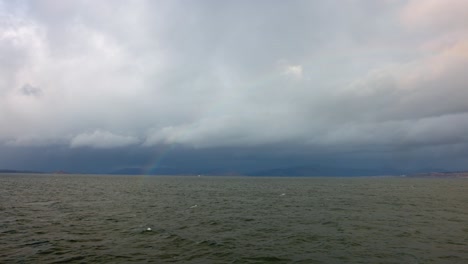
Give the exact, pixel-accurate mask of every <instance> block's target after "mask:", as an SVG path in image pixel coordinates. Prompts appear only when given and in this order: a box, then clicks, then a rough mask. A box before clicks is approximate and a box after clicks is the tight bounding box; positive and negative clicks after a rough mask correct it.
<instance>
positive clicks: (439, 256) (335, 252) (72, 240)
mask: <svg viewBox="0 0 468 264" xmlns="http://www.w3.org/2000/svg"><path fill="white" fill-rule="evenodd" d="M467 203H468V180H467V179H410V178H397V177H373V178H372V177H362V178H288V177H283V178H255V177H253V178H250V177H204V176H202V177H188V176H187V177H175V176H166V177H162V176H151V177H150V176H102V175H95V176H91V175H87V176H85V175H13V174H12V175H7V174H3V175H0V263H174V262H177V263H468V204H467Z"/></svg>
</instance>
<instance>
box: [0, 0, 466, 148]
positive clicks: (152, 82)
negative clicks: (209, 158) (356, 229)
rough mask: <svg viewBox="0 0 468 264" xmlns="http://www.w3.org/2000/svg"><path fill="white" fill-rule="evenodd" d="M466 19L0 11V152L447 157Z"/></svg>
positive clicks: (406, 12)
mask: <svg viewBox="0 0 468 264" xmlns="http://www.w3.org/2000/svg"><path fill="white" fill-rule="evenodd" d="M466 10H468V2H467V1H464V0H447V1H438V0H409V1H366V0H364V1H291V2H288V3H282V2H281V1H256V2H251V1H234V2H229V3H228V2H216V1H197V2H190V3H187V2H180V1H144V0H137V1H131V2H115V1H99V2H90V1H59V2H57V1H0V56H1V57H2V58H3V59H2V60H1V61H0V127H1V128H0V144H2V145H5V146H21V147H27V146H38V145H40V146H44V145H45V146H47V145H51V146H53V145H62V146H68V147H69V148H72V149H76V148H78V147H87V148H118V147H127V146H135V147H141V148H151V147H155V146H160V145H168V144H176V145H182V146H185V147H188V148H197V149H205V148H219V147H235V148H242V147H260V146H266V145H275V144H277V145H284V144H286V145H290V146H301V148H311V149H318V148H320V149H321V150H324V149H334V150H337V152H340V151H339V150H342V151H343V152H344V151H349V150H350V149H353V148H356V149H372V150H379V149H380V150H382V149H389V148H390V149H411V150H414V151H418V150H421V149H424V148H428V147H429V148H431V147H433V148H434V149H436V148H439V147H440V146H441V145H442V146H452V147H450V148H453V149H458V147H460V146H464V145H466V144H467V143H468V137H467V136H465V133H464V131H466V128H468V104H467V103H466V102H467V100H468V88H467V87H468V86H467V85H468V75H467V74H466V69H467V68H468V20H467V19H466V17H468V13H467V11H466ZM457 146H458V147H457ZM457 153H458V152H457ZM454 155H455V152H454ZM457 155H458V154H457Z"/></svg>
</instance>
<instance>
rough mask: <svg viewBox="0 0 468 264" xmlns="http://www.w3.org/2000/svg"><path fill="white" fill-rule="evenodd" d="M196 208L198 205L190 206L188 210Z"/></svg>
mask: <svg viewBox="0 0 468 264" xmlns="http://www.w3.org/2000/svg"><path fill="white" fill-rule="evenodd" d="M197 206H198V205H192V206H190V208H195V207H197Z"/></svg>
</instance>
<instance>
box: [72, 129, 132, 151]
mask: <svg viewBox="0 0 468 264" xmlns="http://www.w3.org/2000/svg"><path fill="white" fill-rule="evenodd" d="M138 141H139V140H138V139H137V138H135V137H131V136H122V135H116V134H113V133H111V132H108V131H101V130H96V131H94V132H92V133H82V134H79V135H77V136H75V137H73V138H72V139H71V141H70V146H71V147H72V148H76V147H92V148H115V147H125V146H128V145H133V144H136V143H138Z"/></svg>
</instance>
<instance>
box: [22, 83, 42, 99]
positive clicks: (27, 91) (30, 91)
mask: <svg viewBox="0 0 468 264" xmlns="http://www.w3.org/2000/svg"><path fill="white" fill-rule="evenodd" d="M20 91H21V93H23V94H24V95H27V96H36V97H38V96H41V95H42V90H41V88H39V87H34V86H32V85H30V84H29V83H27V84H25V85H23V87H21V90H20Z"/></svg>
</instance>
